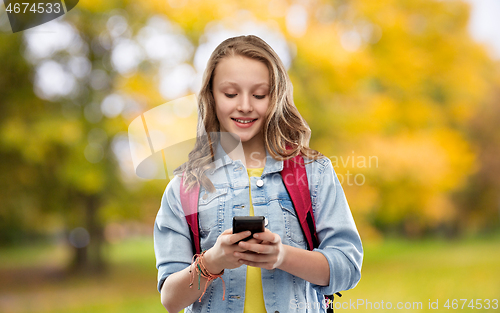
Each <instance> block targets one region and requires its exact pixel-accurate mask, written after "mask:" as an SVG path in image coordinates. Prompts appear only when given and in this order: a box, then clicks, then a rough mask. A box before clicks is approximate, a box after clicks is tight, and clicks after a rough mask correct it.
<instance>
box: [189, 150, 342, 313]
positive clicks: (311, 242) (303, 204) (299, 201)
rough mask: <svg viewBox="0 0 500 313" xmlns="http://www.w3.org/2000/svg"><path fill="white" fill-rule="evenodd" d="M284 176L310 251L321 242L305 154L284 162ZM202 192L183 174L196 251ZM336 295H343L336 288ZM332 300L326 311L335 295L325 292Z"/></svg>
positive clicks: (198, 245)
mask: <svg viewBox="0 0 500 313" xmlns="http://www.w3.org/2000/svg"><path fill="white" fill-rule="evenodd" d="M281 177H282V178H283V182H284V184H285V187H286V189H287V191H288V193H289V195H290V198H291V200H292V203H293V206H294V208H295V213H296V214H297V219H298V220H299V223H300V226H301V228H302V232H303V234H304V237H305V238H306V241H307V247H308V249H309V250H310V251H312V250H313V249H314V248H317V247H318V246H319V240H318V234H317V233H316V223H315V222H314V215H313V210H312V202H311V195H310V192H309V183H308V180H307V172H306V168H305V165H304V158H303V157H302V156H301V155H297V156H295V157H294V158H291V159H288V160H285V161H284V162H283V170H282V171H281ZM199 195H200V184H196V185H195V187H194V188H193V189H191V190H190V191H186V188H185V186H184V175H182V176H181V190H180V196H181V205H182V209H183V210H184V215H185V216H186V221H187V223H188V226H189V233H190V235H191V245H192V248H193V251H194V252H195V253H196V254H199V253H201V247H200V229H199V224H198V199H199ZM335 294H336V295H337V296H339V297H342V295H341V294H340V293H339V292H337V293H335ZM325 299H329V300H330V301H331V302H330V303H332V304H331V305H329V306H328V309H327V313H330V312H333V299H334V297H333V295H325Z"/></svg>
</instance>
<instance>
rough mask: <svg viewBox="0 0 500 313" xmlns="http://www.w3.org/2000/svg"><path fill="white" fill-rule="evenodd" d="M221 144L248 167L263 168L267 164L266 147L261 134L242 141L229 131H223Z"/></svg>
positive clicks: (230, 155) (229, 154)
mask: <svg viewBox="0 0 500 313" xmlns="http://www.w3.org/2000/svg"><path fill="white" fill-rule="evenodd" d="M221 146H222V148H223V149H224V151H225V152H226V153H227V155H228V156H229V157H230V158H231V159H233V160H241V162H242V163H243V165H244V166H245V167H246V168H263V167H265V165H266V148H265V146H264V140H263V138H262V137H260V136H255V137H254V138H252V139H251V140H248V141H245V142H241V141H240V140H239V139H236V138H234V137H233V136H231V134H229V133H221Z"/></svg>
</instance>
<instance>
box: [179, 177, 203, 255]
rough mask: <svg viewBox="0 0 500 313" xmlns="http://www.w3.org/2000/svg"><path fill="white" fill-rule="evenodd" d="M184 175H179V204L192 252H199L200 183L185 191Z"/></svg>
mask: <svg viewBox="0 0 500 313" xmlns="http://www.w3.org/2000/svg"><path fill="white" fill-rule="evenodd" d="M184 175H185V174H183V175H182V176H181V205H182V210H183V211H184V215H185V216H186V222H187V223H188V226H189V233H190V234H191V245H192V248H193V253H196V254H200V253H201V247H200V229H199V227H198V198H199V196H200V184H196V185H195V186H194V187H193V189H191V190H190V191H186V187H185V186H184Z"/></svg>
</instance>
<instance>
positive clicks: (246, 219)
mask: <svg viewBox="0 0 500 313" xmlns="http://www.w3.org/2000/svg"><path fill="white" fill-rule="evenodd" d="M265 220H266V218H265V217H264V216H235V217H233V234H236V233H241V232H242V231H246V230H249V231H251V232H252V234H251V235H250V236H248V237H246V238H245V239H242V240H243V241H247V240H250V239H252V238H253V234H255V233H262V232H264V231H265Z"/></svg>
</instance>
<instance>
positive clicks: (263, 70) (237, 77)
mask: <svg viewBox="0 0 500 313" xmlns="http://www.w3.org/2000/svg"><path fill="white" fill-rule="evenodd" d="M214 82H215V83H216V84H217V85H224V86H228V87H231V86H237V85H240V84H244V85H252V86H257V85H259V86H260V85H263V86H265V85H267V86H269V70H268V69H267V66H266V64H264V63H263V62H261V61H259V60H255V59H251V58H247V57H241V56H234V57H225V58H223V59H222V60H221V61H220V62H219V63H218V64H217V66H216V67H215V70H214Z"/></svg>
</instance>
